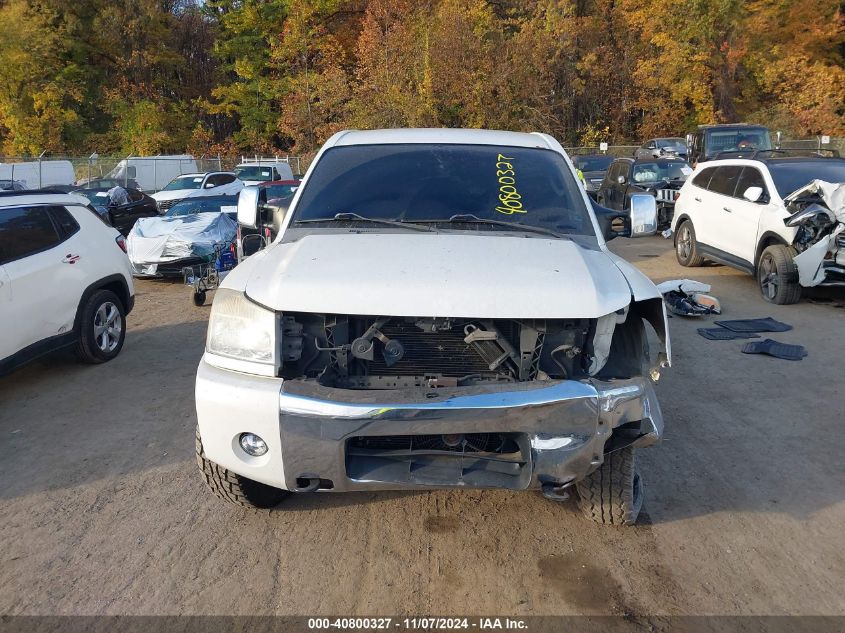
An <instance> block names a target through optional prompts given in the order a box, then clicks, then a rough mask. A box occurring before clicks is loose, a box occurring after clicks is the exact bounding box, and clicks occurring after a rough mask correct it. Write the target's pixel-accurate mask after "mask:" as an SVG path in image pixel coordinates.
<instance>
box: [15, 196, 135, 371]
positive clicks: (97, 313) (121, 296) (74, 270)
mask: <svg viewBox="0 0 845 633" xmlns="http://www.w3.org/2000/svg"><path fill="white" fill-rule="evenodd" d="M134 301H135V294H134V289H133V285H132V276H131V274H130V271H129V261H128V260H127V258H126V253H125V241H124V238H123V236H122V235H120V233H118V232H117V230H116V229H114V228H113V227H110V226H108V225H107V224H106V223H105V222H103V221H102V219H101V218H100V217H99V216H98V215H97V213H96V212H95V211H94V210H93V209H91V208H90V207H88V206H87V205H86V204H85V203H84V202H83V200H82V199H80V198H79V197H78V196H70V195H64V194H50V193H38V192H29V191H13V192H4V193H0V323H3V335H2V336H0V373H4V372H7V371H10V370H12V369H14V368H15V367H18V366H20V365H22V364H24V363H26V362H28V361H30V360H33V359H35V358H38V357H39V356H42V355H44V354H46V353H48V352H52V351H54V350H57V349H60V348H64V347H73V348H74V350H75V351H76V354H77V356H78V357H79V358H80V359H81V360H82V361H84V362H87V363H102V362H106V361H109V360H111V359H113V358H114V357H115V356H117V355H118V353H120V350H121V348H122V347H123V340H124V337H125V336H126V315H127V314H129V312H130V311H131V310H132V306H133V304H134Z"/></svg>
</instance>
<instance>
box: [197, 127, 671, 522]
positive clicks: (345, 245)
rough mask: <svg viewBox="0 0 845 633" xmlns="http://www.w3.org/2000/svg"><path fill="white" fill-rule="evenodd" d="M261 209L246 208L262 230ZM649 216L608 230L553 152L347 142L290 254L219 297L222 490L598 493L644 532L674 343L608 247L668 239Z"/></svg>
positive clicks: (215, 481)
mask: <svg viewBox="0 0 845 633" xmlns="http://www.w3.org/2000/svg"><path fill="white" fill-rule="evenodd" d="M260 194H261V191H260V189H259V188H257V187H246V188H244V190H243V191H242V192H241V196H240V199H239V201H238V218H239V221H240V222H241V224H242V225H245V226H248V227H251V228H254V227H255V226H257V223H258V217H259V215H260V211H261V205H260ZM632 202H633V208H632V210H631V212H630V214H628V213H619V212H614V211H607V210H601V209H598V210H594V208H593V206H592V204H591V202H590V200H589V198H588V197H587V195H586V194H585V193H584V190H583V189H582V188H581V187H580V186H579V185H578V183H577V177H576V173H575V171H574V169H573V167H572V166H571V164H570V163H569V162H568V161H567V159H566V153H565V152H564V150H563V148H562V147H561V146H560V144H559V143H558V142H557V141H556V140H554V139H553V138H551V137H550V136H547V135H544V134H522V133H516V132H496V131H490V130H455V129H450V130H376V131H350V132H343V133H339V134H336V135H335V136H333V137H332V138H331V139H329V141H328V142H327V143H326V144H325V145H324V146H323V148H322V149H321V150H320V152H319V153H318V154H317V156H316V158H315V162H314V164H313V165H312V167H311V169H310V170H309V174H308V175H307V176H306V178H305V179H304V180H303V183H302V185H301V186H300V188H299V189H298V190H297V191H296V193H295V194H294V197H293V201H292V204H291V207H290V209H289V212H288V213H287V215H286V217H285V223H284V226H283V227H282V230H281V232H280V233H279V235H278V237H277V238H276V240H275V241H274V242H273V244H271V245H270V246H268V247H267V248H265V249H264V250H262V251H261V252H259V253H257V254H256V255H254V256H252V257H249V258H247V259H246V260H244V261H243V262H241V263H240V264H239V265H238V266H237V267H236V268H235V269H234V270H233V271H232V272H230V273H229V275H228V276H227V277H226V279H225V280H224V281H223V283H222V286H221V288H220V289H219V290H218V291H217V295H216V297H215V298H214V303H213V306H212V310H211V316H210V322H209V330H208V339H207V344H206V351H205V355H204V356H203V360H202V361H201V363H200V366H199V368H198V373H197V385H196V405H197V415H198V420H199V425H198V431H197V460H198V464H199V468H200V470H201V473H202V476H203V478H204V479H205V481H206V483H207V484H208V485H209V487H210V488H211V490H212V491H213V492H215V493H216V494H217V495H218V496H219V497H221V498H222V499H225V500H227V501H231V502H234V503H239V504H242V505H246V506H257V507H268V506H273V505H275V504H277V503H278V502H279V501H280V500H281V499H282V498H283V497H285V496H286V495H288V494H289V493H290V491H293V492H301V493H304V492H311V491H317V490H325V491H333V492H347V491H355V490H385V489H412V490H425V489H431V488H506V489H512V490H523V489H539V490H543V492H544V493H545V494H546V495H547V496H548V497H550V498H553V499H562V498H563V497H564V496H565V492H566V491H567V490H569V489H577V491H578V495H579V498H580V500H581V507H582V508H583V509H584V511H585V513H586V514H587V515H588V516H590V517H592V518H593V519H595V520H597V521H599V522H604V523H622V524H628V523H633V522H634V521H635V520H636V517H637V514H638V512H639V509H640V506H641V504H642V490H643V488H642V479H641V477H640V473H639V470H638V469H637V466H636V461H635V449H636V448H637V447H642V446H648V445H651V444H653V443H655V442H656V441H658V440H659V439H660V437H661V435H662V428H663V420H662V417H661V414H660V407H659V405H658V403H657V400H656V397H655V394H654V390H653V388H652V386H651V382H650V378H649V375H650V372H651V371H652V370H654V371H655V372H656V371H658V368H659V366H661V365H662V364H665V363H668V355H669V347H668V346H669V342H668V334H667V327H666V314H665V310H664V307H663V301H662V298H661V295H660V293H659V291H658V290H657V288H656V287H655V286H654V284H653V283H652V282H651V281H650V280H649V279H648V278H647V277H645V275H643V274H642V273H641V272H639V271H638V270H637V269H636V268H635V267H634V266H632V265H631V264H629V263H627V262H625V261H624V260H623V259H621V258H620V257H618V256H617V255H615V254H613V253H611V252H610V251H609V250H608V249H607V246H606V240H608V239H611V238H613V237H616V236H618V235H625V236H638V235H645V234H653V233H654V230H655V223H656V209H655V202H654V198H653V197H652V196H645V195H643V196H634V197H633V200H632ZM615 226H618V227H619V229H618V230H616V229H615V228H614V227H615ZM368 315H369V316H368ZM646 323H650V324H651V326H652V327H653V328H654V329H655V330H656V332H657V335H658V336H657V339H659V340H662V341H663V343H662V344H659V345H658V344H655V347H656V348H657V349H653V350H652V354H653V356H652V357H651V358H652V361H649V360H647V347H648V344H647V343H646V340H647V339H646V337H645V324H646ZM657 339H656V340H657ZM283 451H284V457H283V456H282V452H283Z"/></svg>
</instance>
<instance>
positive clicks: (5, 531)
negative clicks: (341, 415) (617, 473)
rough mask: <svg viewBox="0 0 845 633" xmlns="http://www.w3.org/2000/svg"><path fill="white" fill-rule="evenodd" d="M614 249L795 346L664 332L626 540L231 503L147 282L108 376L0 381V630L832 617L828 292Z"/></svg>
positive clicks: (83, 371) (513, 499) (445, 499)
mask: <svg viewBox="0 0 845 633" xmlns="http://www.w3.org/2000/svg"><path fill="white" fill-rule="evenodd" d="M613 246H614V247H615V250H617V252H620V253H621V254H623V255H625V256H626V257H628V258H629V259H630V260H631V261H633V262H634V263H635V264H637V265H638V266H640V267H641V268H642V269H643V270H644V271H645V272H646V273H647V274H648V275H650V276H651V277H652V278H653V279H655V280H658V281H662V280H665V279H671V278H676V277H679V276H690V277H692V278H695V279H699V280H701V281H705V282H708V283H711V284H712V285H713V292H714V294H716V295H718V296H719V297H720V298H721V300H722V302H723V307H724V310H725V315H726V316H727V317H728V318H743V317H764V316H773V317H775V318H777V319H779V320H782V321H785V322H787V323H790V324H792V325H793V326H794V328H795V329H794V330H793V331H791V332H787V333H785V334H782V335H777V336H776V338H778V339H779V340H782V341H784V342H789V343H801V344H803V345H805V346H806V348H807V349H808V350H809V357H808V358H806V359H804V360H803V361H802V362H788V361H782V360H776V359H772V358H768V357H761V356H751V355H743V354H741V353H740V351H739V349H740V347H741V342H740V341H707V340H705V339H703V338H701V337H699V336H698V335H697V334H696V332H695V328H696V327H701V325H702V322H700V321H689V320H682V319H679V318H675V319H672V321H671V322H670V323H671V332H672V343H673V348H674V354H675V366H674V367H673V368H672V369H671V370H667V371H666V372H665V373H664V376H663V378H662V379H661V381H660V382H659V384H658V386H657V390H658V393H659V396H660V398H661V403H662V406H663V412H664V415H665V418H666V440H665V442H664V443H663V444H662V445H661V446H659V447H657V448H653V449H648V450H645V451H642V452H641V453H640V457H641V467H642V470H643V472H644V477H645V481H646V495H647V497H646V502H645V507H644V512H643V515H642V525H641V526H638V527H635V528H628V529H608V528H601V527H599V526H596V525H593V524H591V523H589V522H588V521H586V520H585V519H582V518H581V516H580V515H579V514H578V513H577V512H576V509H575V507H574V504H573V503H571V502H567V503H554V502H550V501H546V500H544V499H543V498H542V497H541V496H540V495H539V494H535V493H512V492H499V491H484V492H480V491H465V492H460V491H455V492H448V491H446V492H431V493H428V492H423V493H394V494H386V493H382V494H369V493H367V494H363V493H360V494H349V495H329V494H324V495H307V496H299V497H296V498H294V499H292V500H290V501H288V502H287V503H286V505H283V506H282V507H281V508H279V509H278V510H275V511H272V512H269V513H268V512H247V511H242V510H239V509H235V508H232V507H229V506H226V505H224V504H222V503H221V502H219V501H217V500H216V499H215V498H214V497H212V496H211V494H210V493H209V492H208V491H206V490H205V488H204V487H203V484H202V483H201V481H200V479H199V476H198V474H197V471H196V466H195V464H194V459H193V450H194V449H193V444H194V440H193V436H194V424H195V414H194V402H193V380H194V372H195V368H196V364H197V362H198V360H199V357H200V355H201V352H202V348H203V342H204V336H205V320H206V318H207V315H208V308H207V307H206V308H194V307H193V306H192V305H191V304H190V302H189V297H188V294H187V292H186V290H185V289H184V288H183V287H182V286H180V285H178V284H170V283H155V282H141V283H139V284H138V286H137V293H138V294H137V304H136V305H137V307H136V309H135V311H134V312H133V313H132V315H131V316H130V318H129V327H130V331H129V334H128V337H127V340H126V347H125V348H124V351H123V353H122V354H121V355H120V356H119V357H118V358H117V359H116V360H115V361H114V362H112V363H110V364H108V365H105V366H98V367H84V366H80V365H77V364H76V363H75V362H74V361H73V359H72V358H70V357H67V356H64V355H59V356H57V357H52V358H50V359H47V360H43V361H40V362H37V363H35V364H33V365H30V366H28V367H27V368H25V369H23V370H20V371H18V372H17V373H15V374H12V375H10V376H7V377H5V378H3V379H0V438H2V442H0V532H2V535H3V536H2V544H0V613H4V614H251V615H252V614H265V613H273V614H394V615H395V614H465V615H472V614H491V613H495V614H516V615H520V614H521V615H529V614H622V613H629V614H630V613H633V614H643V615H646V614H648V615H655V614H839V615H841V614H845V597H843V595H845V594H843V591H842V579H843V570H845V553H844V552H845V548H844V547H843V545H845V531H843V528H842V526H843V524H845V501H843V494H845V466H843V464H845V461H843V453H845V440H843V433H842V423H843V414H842V402H843V400H842V398H843V396H842V391H841V385H842V376H843V375H844V374H845V342H843V338H842V334H841V333H842V331H843V328H845V309H843V308H845V295H843V294H838V295H836V294H834V295H829V296H828V297H826V298H825V296H824V295H819V296H820V297H821V298H820V299H819V300H817V301H816V302H806V301H805V302H803V303H801V304H800V305H797V306H785V307H777V306H769V305H767V304H765V303H764V302H763V301H762V299H760V298H759V296H758V294H757V291H756V288H755V284H754V282H753V280H752V278H751V277H749V276H746V275H743V274H740V273H738V272H735V271H732V270H729V269H727V268H723V267H717V266H711V267H706V268H702V269H698V270H687V269H681V268H680V267H679V266H678V265H677V264H676V263H675V259H674V255H673V253H672V251H671V244H670V242H669V241H668V240H663V239H662V238H659V237H655V238H649V239H644V240H617V241H616V242H615V243H614V244H613ZM706 321H712V319H711V318H708V319H706Z"/></svg>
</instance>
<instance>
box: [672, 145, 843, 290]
mask: <svg viewBox="0 0 845 633" xmlns="http://www.w3.org/2000/svg"><path fill="white" fill-rule="evenodd" d="M843 183H845V159H842V158H839V157H838V156H831V157H824V156H820V155H814V156H806V155H803V156H802V155H791V154H790V152H786V151H781V150H772V151H768V152H758V154H757V155H756V158H755V159H753V160H752V159H728V160H714V161H708V162H707V163H705V164H700V165H699V166H698V167H697V168H696V170H695V172H694V173H693V175H692V176H691V178H690V179H689V180H688V181H687V182H686V184H685V185H684V186H683V187H682V188H681V193H680V196H679V198H678V200H677V201H676V207H675V218H674V220H673V222H672V229H673V234H674V240H675V254H676V256H677V259H678V262H679V263H680V264H681V265H682V266H700V265H701V264H702V263H703V262H704V260H705V259H709V260H713V261H716V262H719V263H722V264H726V265H728V266H732V267H734V268H737V269H739V270H744V271H746V272H748V273H750V274H752V275H754V276H755V277H756V279H757V282H758V284H759V287H760V292H761V293H762V295H763V298H764V299H765V300H766V301H769V302H771V303H777V304H789V303H796V302H798V301H799V300H800V299H801V292H802V288H809V287H813V286H818V285H822V284H823V285H845V237H843V235H842V233H843V230H845V228H843V227H844V226H845V224H843V223H845V184H843Z"/></svg>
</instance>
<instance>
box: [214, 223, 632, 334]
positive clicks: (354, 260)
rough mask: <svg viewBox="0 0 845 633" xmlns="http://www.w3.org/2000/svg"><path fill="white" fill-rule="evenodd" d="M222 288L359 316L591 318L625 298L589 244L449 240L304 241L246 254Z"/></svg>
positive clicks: (272, 302) (332, 237)
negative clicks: (245, 259) (225, 287)
mask: <svg viewBox="0 0 845 633" xmlns="http://www.w3.org/2000/svg"><path fill="white" fill-rule="evenodd" d="M226 286H229V287H237V286H240V289H243V290H244V291H245V292H246V294H247V296H248V297H249V298H250V299H252V300H253V301H256V302H257V303H260V304H262V305H264V306H267V307H270V308H272V309H274V310H281V311H293V312H317V313H336V314H361V315H389V316H450V317H476V318H478V317H486V318H545V319H554V318H557V319H563V318H596V317H599V316H602V315H605V314H608V313H610V312H614V311H615V310H618V309H620V308H623V307H625V306H626V305H628V304H629V303H630V301H631V289H630V287H629V285H628V282H627V281H626V278H625V276H624V275H623V274H622V272H621V271H620V270H619V268H618V267H617V266H616V264H614V262H613V260H612V259H611V258H610V257H609V255H608V253H607V252H605V251H603V250H601V249H599V248H598V247H592V248H587V247H585V246H582V245H580V244H578V243H577V242H575V241H571V240H568V239H543V238H535V237H531V238H526V237H517V236H502V235H477V234H476V235H461V234H454V233H439V234H438V233H419V234H416V233H415V234H404V233H357V234H355V233H340V234H335V233H327V234H309V235H306V236H305V237H303V238H302V239H299V240H297V241H295V242H289V243H276V244H274V245H272V246H271V247H270V248H268V249H265V250H264V251H261V252H260V253H259V254H257V255H255V256H253V257H250V258H249V259H248V260H247V261H246V262H245V263H244V264H242V265H240V266H238V267H237V268H236V269H235V271H234V272H233V274H232V275H230V277H229V279H227V283H226Z"/></svg>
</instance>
